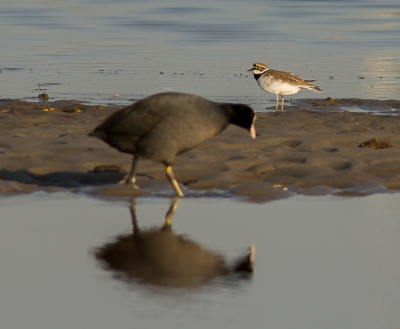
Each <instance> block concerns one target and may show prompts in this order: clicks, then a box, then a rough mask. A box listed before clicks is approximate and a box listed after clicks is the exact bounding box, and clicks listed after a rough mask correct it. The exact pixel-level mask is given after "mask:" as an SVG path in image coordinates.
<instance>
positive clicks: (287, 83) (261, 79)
mask: <svg viewBox="0 0 400 329" xmlns="http://www.w3.org/2000/svg"><path fill="white" fill-rule="evenodd" d="M247 71H251V72H253V75H254V79H256V80H257V83H258V85H259V86H260V88H261V89H262V90H265V91H266V92H267V93H270V94H275V95H276V106H275V111H277V110H278V105H279V97H278V95H281V98H282V104H281V111H283V105H284V103H285V99H284V98H283V96H286V95H293V94H297V93H298V92H299V91H300V89H302V88H304V89H308V90H311V91H314V92H316V93H320V92H321V91H322V90H321V89H320V88H319V87H318V86H316V85H312V84H310V83H309V82H313V81H315V80H303V79H301V78H300V77H299V76H298V75H291V74H290V72H285V71H278V70H273V69H270V68H269V67H268V66H267V65H265V64H263V63H254V64H253V67H252V68H251V69H250V70H247Z"/></svg>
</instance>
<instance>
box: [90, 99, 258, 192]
mask: <svg viewBox="0 0 400 329" xmlns="http://www.w3.org/2000/svg"><path fill="white" fill-rule="evenodd" d="M254 120H255V112H254V111H253V110H252V109H251V108H250V107H249V106H247V105H244V104H228V103H222V104H219V103H215V102H212V101H210V100H207V99H205V98H202V97H200V96H196V95H191V94H184V93H177V92H168V93H160V94H156V95H152V96H149V97H147V98H144V99H142V100H140V101H138V102H137V103H135V104H133V105H131V106H128V107H125V108H123V109H121V110H119V111H116V112H114V113H113V114H111V115H110V116H109V117H108V118H106V119H105V120H104V121H103V122H102V123H101V124H100V125H99V126H97V127H96V128H95V129H94V130H93V131H92V132H91V133H90V134H89V135H90V136H95V137H98V138H100V139H102V140H103V141H105V142H106V143H108V144H110V145H111V146H113V147H115V148H116V149H118V150H119V151H121V152H125V153H129V154H133V161H132V167H131V171H130V174H129V176H128V178H127V179H126V181H125V183H126V184H129V185H132V186H135V181H136V178H135V169H136V164H137V161H138V159H139V157H144V158H147V159H150V160H153V161H157V162H161V163H163V164H164V165H165V172H166V175H167V178H168V179H169V181H170V183H171V185H172V187H173V188H174V190H175V193H176V194H177V195H178V196H183V193H182V191H181V189H180V187H179V185H178V183H177V181H176V180H175V178H174V175H173V171H172V167H171V164H172V162H173V160H174V159H175V156H176V155H177V154H180V153H183V152H186V151H189V150H190V149H192V148H193V147H195V146H196V145H198V144H200V143H202V142H203V141H205V140H206V139H209V138H211V137H213V136H215V135H217V134H219V133H220V132H222V131H223V130H224V129H225V128H226V127H227V126H228V124H230V123H232V124H235V125H237V126H240V127H243V128H245V129H247V130H249V131H250V135H251V137H252V138H255V136H256V132H255V128H254V124H253V122H254Z"/></svg>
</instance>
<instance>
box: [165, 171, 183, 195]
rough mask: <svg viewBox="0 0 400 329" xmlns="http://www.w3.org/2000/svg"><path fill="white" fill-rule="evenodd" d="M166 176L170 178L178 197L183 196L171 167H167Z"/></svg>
mask: <svg viewBox="0 0 400 329" xmlns="http://www.w3.org/2000/svg"><path fill="white" fill-rule="evenodd" d="M165 174H166V175H167V178H168V180H169V182H170V183H171V185H172V188H173V189H174V191H175V194H176V195H177V196H183V193H182V190H181V188H180V187H179V184H178V182H177V181H176V180H175V178H174V172H173V171H172V167H171V166H165Z"/></svg>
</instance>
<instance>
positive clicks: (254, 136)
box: [250, 123, 257, 139]
mask: <svg viewBox="0 0 400 329" xmlns="http://www.w3.org/2000/svg"><path fill="white" fill-rule="evenodd" d="M256 136H257V133H256V127H255V126H254V123H252V124H251V127H250V137H251V138H253V139H256Z"/></svg>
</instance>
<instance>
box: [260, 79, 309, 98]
mask: <svg viewBox="0 0 400 329" xmlns="http://www.w3.org/2000/svg"><path fill="white" fill-rule="evenodd" d="M257 83H258V85H259V86H260V87H261V88H262V89H263V90H265V91H266V92H268V93H271V94H275V95H293V94H296V93H298V92H299V90H300V89H301V88H300V87H299V86H293V85H291V84H289V83H287V82H283V81H282V80H281V79H279V80H274V79H273V77H271V76H268V75H266V76H261V77H260V78H259V79H258V80H257Z"/></svg>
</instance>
